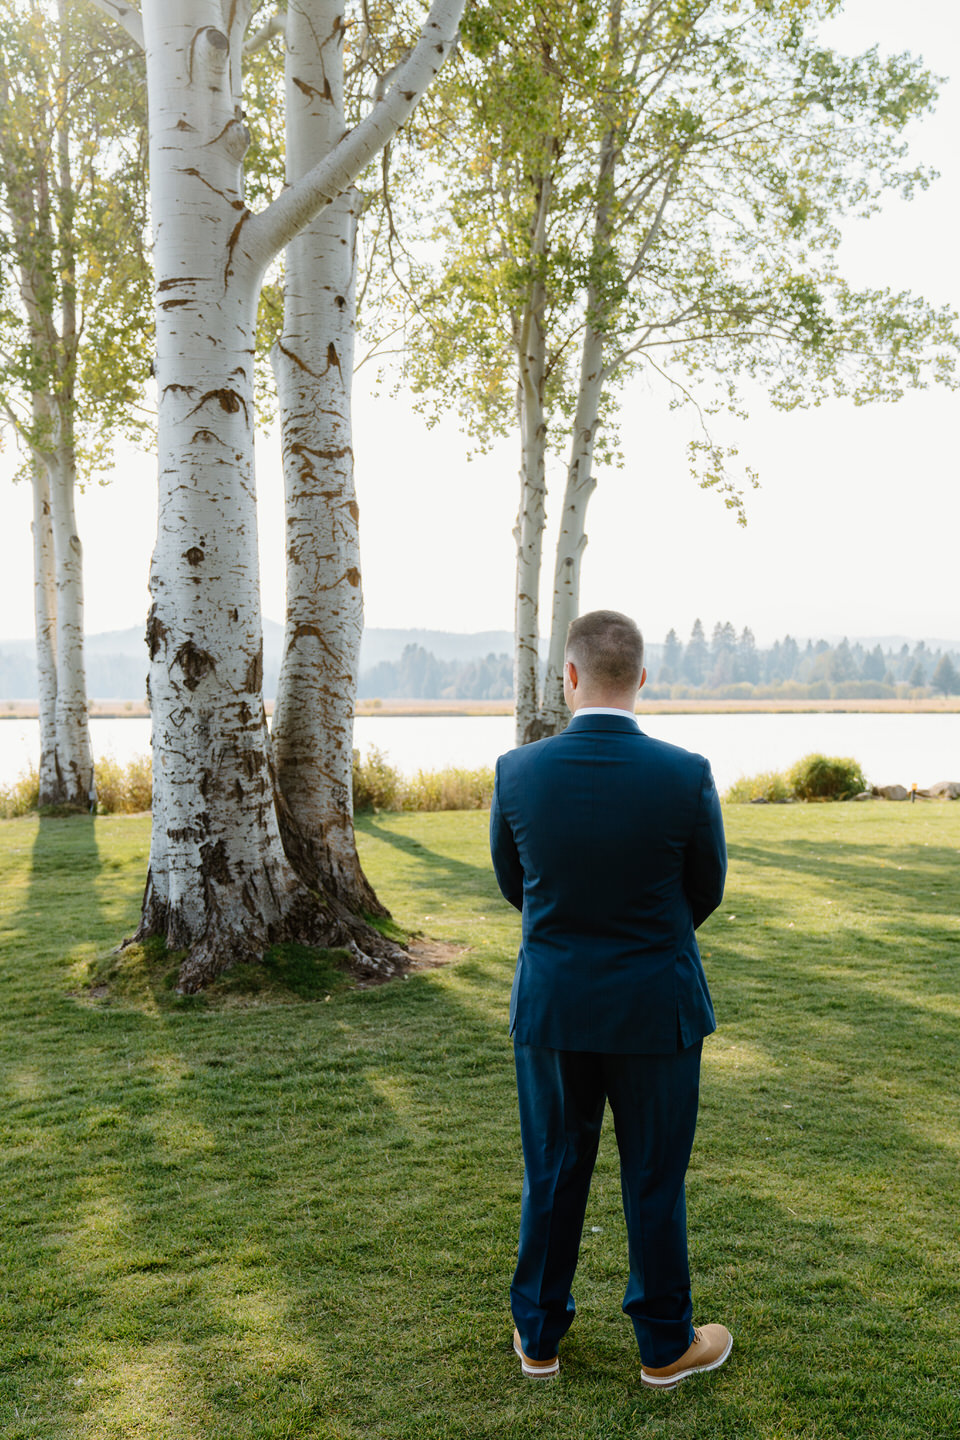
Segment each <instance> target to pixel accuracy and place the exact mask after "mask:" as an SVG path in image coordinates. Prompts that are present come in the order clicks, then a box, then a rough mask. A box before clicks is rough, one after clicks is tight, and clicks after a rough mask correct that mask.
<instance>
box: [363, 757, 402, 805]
mask: <svg viewBox="0 0 960 1440" xmlns="http://www.w3.org/2000/svg"><path fill="white" fill-rule="evenodd" d="M400 785H401V779H400V774H399V772H398V771H397V770H395V769H394V768H393V766H392V765H390V764H388V762H387V757H386V755H385V754H384V752H383V751H382V750H378V749H377V747H376V745H371V746H370V749H369V750H368V751H367V758H366V759H365V760H361V758H360V751H359V750H354V752H353V808H354V810H355V811H359V810H396V809H399V806H398V805H397V803H396V802H397V795H398V793H399V791H400Z"/></svg>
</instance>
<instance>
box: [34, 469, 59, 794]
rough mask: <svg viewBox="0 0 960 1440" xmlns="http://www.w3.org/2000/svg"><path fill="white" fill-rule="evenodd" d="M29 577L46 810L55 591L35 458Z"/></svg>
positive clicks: (53, 706)
mask: <svg viewBox="0 0 960 1440" xmlns="http://www.w3.org/2000/svg"><path fill="white" fill-rule="evenodd" d="M33 576H34V578H33V598H34V607H33V608H34V620H35V624H36V636H37V687H38V688H37V695H38V701H39V704H38V711H39V716H40V800H39V803H40V805H41V806H47V805H56V804H59V803H60V794H59V786H58V781H57V588H56V566H55V562H54V554H53V520H52V516H51V510H50V479H49V476H48V475H47V469H46V466H45V465H44V463H43V460H42V459H41V458H39V457H35V458H34V461H33Z"/></svg>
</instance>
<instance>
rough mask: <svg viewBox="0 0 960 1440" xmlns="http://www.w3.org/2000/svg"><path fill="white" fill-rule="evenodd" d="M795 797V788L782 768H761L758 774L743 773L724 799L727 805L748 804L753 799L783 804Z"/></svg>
mask: <svg viewBox="0 0 960 1440" xmlns="http://www.w3.org/2000/svg"><path fill="white" fill-rule="evenodd" d="M792 798H793V790H792V788H791V786H790V783H789V781H788V780H787V777H786V775H784V774H783V773H782V771H780V770H761V771H760V773H759V774H758V775H741V776H740V779H739V780H735V781H734V783H733V784H732V785H731V786H730V788H729V790H728V791H727V792H726V794H725V795H724V797H723V799H724V802H725V804H727V805H748V804H749V803H750V802H751V801H753V800H767V801H769V802H770V803H771V804H778V805H780V804H783V803H784V802H785V801H786V800H790V799H792Z"/></svg>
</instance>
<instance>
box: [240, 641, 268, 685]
mask: <svg viewBox="0 0 960 1440" xmlns="http://www.w3.org/2000/svg"><path fill="white" fill-rule="evenodd" d="M243 683H244V688H245V689H246V690H259V689H260V687H261V686H262V684H263V644H262V643H261V645H260V648H259V650H258V651H257V653H256V655H254V656H253V658H252V659H251V661H250V663H249V665H248V666H247V673H246V675H245V676H244V681H243Z"/></svg>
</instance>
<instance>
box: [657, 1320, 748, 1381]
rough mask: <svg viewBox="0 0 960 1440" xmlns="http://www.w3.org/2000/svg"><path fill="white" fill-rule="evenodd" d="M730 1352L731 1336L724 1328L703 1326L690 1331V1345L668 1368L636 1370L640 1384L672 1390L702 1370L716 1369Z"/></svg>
mask: <svg viewBox="0 0 960 1440" xmlns="http://www.w3.org/2000/svg"><path fill="white" fill-rule="evenodd" d="M732 1349H733V1336H732V1335H731V1334H730V1331H729V1330H728V1329H727V1327H726V1325H704V1326H703V1328H702V1329H701V1330H694V1332H693V1344H692V1345H691V1346H690V1348H689V1350H685V1351H684V1352H683V1354H682V1355H681V1356H680V1359H679V1360H674V1362H673V1364H672V1365H661V1366H660V1367H659V1368H653V1367H651V1366H650V1365H642V1366H641V1367H640V1379H641V1380H642V1381H643V1383H644V1385H649V1386H650V1387H651V1388H652V1389H656V1390H676V1388H677V1386H678V1385H679V1384H680V1381H681V1380H688V1379H689V1378H690V1376H691V1375H700V1374H702V1373H703V1371H705V1370H719V1368H720V1366H721V1365H722V1364H723V1362H724V1360H726V1358H727V1356H728V1355H729V1354H730V1351H731V1350H732Z"/></svg>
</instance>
